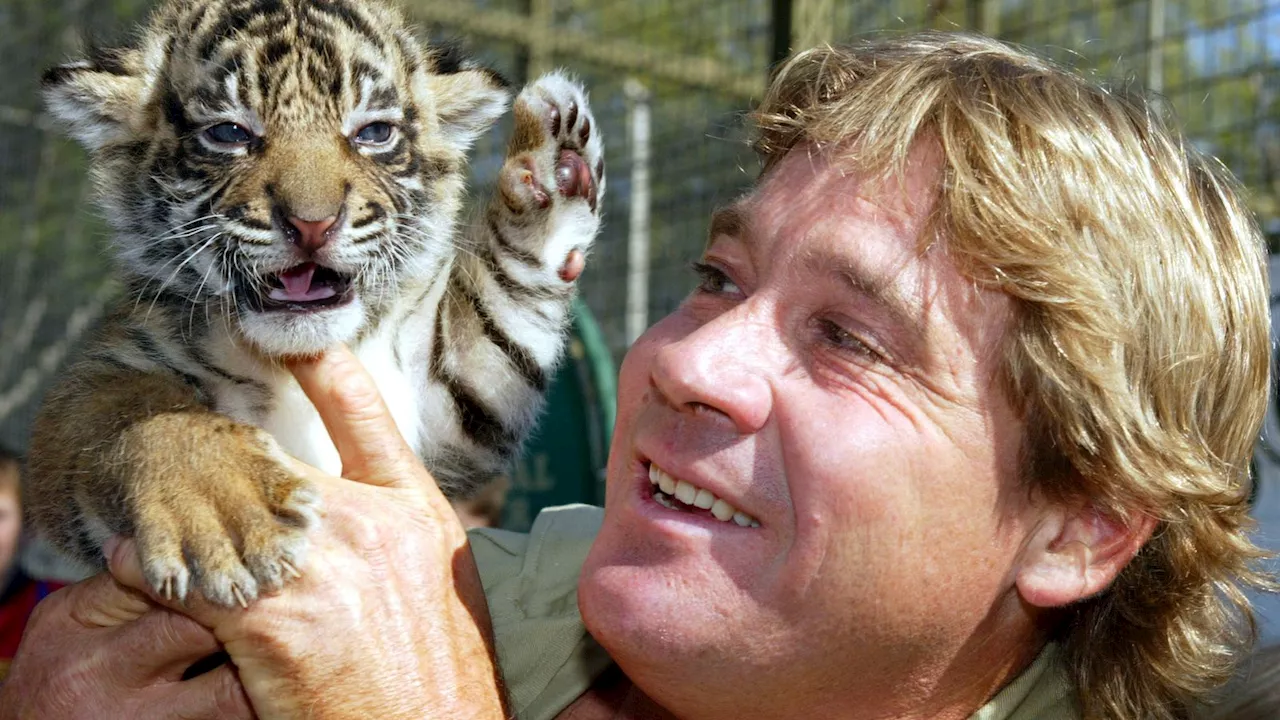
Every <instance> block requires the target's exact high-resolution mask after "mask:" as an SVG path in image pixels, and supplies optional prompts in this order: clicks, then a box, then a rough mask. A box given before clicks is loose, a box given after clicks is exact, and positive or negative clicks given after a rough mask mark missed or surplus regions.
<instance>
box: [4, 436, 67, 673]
mask: <svg viewBox="0 0 1280 720" xmlns="http://www.w3.org/2000/svg"><path fill="white" fill-rule="evenodd" d="M21 538H22V460H21V458H20V457H19V456H18V454H17V453H16V452H12V451H10V450H8V449H7V448H3V447H0V682H3V681H4V678H5V676H6V675H8V673H9V663H10V662H11V661H12V660H13V656H14V653H16V652H17V651H18V642H19V641H20V640H21V639H22V631H23V629H24V628H26V626H27V620H28V619H29V618H30V616H31V612H32V610H34V609H35V606H36V604H37V603H39V602H40V601H41V600H43V599H44V598H45V596H47V595H48V594H49V593H51V592H53V591H54V590H56V589H58V587H60V586H59V585H58V584H57V583H51V582H46V581H42V580H35V579H33V578H31V577H28V576H27V575H26V573H24V572H23V571H22V568H21V566H20V565H19V563H18V560H19V552H18V551H19V546H20V540H21Z"/></svg>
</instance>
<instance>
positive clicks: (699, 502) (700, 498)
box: [693, 488, 719, 510]
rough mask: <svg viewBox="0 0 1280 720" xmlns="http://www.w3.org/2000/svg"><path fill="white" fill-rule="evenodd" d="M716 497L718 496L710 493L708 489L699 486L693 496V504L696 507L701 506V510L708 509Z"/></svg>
mask: <svg viewBox="0 0 1280 720" xmlns="http://www.w3.org/2000/svg"><path fill="white" fill-rule="evenodd" d="M718 499H719V498H717V497H716V496H715V495H712V494H711V491H710V490H703V489H701V488H699V489H698V494H697V495H694V496H693V506H694V507H696V508H702V509H703V510H710V509H711V506H712V505H714V504H715V503H716V500H718Z"/></svg>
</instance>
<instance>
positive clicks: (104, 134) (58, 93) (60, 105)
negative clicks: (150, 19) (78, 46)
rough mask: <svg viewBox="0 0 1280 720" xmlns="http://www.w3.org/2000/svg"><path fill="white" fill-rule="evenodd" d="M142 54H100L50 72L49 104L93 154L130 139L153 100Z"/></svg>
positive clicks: (46, 89) (44, 81)
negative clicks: (133, 125) (149, 99)
mask: <svg viewBox="0 0 1280 720" xmlns="http://www.w3.org/2000/svg"><path fill="white" fill-rule="evenodd" d="M141 55H142V54H141V52H139V51H138V50H133V49H123V50H99V51H97V52H95V53H94V54H93V56H92V57H91V58H90V59H88V60H80V61H77V62H72V63H67V64H66V65H58V66H57V67H54V68H50V69H49V70H48V71H47V72H45V74H44V77H43V78H42V84H43V86H44V97H45V103H46V104H47V105H48V108H49V111H50V112H51V113H52V114H53V116H54V117H56V118H58V119H59V120H61V121H63V122H64V123H66V124H67V125H68V127H69V132H70V134H71V137H73V138H75V139H76V140H78V141H79V142H80V144H82V145H84V146H85V148H87V149H88V150H89V151H90V152H94V151H97V150H99V149H101V148H102V147H103V146H105V145H108V144H110V143H113V142H119V141H121V140H125V139H127V138H128V136H129V131H130V125H131V120H132V118H134V117H136V115H137V114H138V113H139V111H140V110H141V109H142V106H143V104H144V103H145V101H146V96H147V84H148V79H147V73H146V72H145V70H144V67H143V62H142V57H141Z"/></svg>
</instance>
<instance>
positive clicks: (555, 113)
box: [551, 105, 560, 137]
mask: <svg viewBox="0 0 1280 720" xmlns="http://www.w3.org/2000/svg"><path fill="white" fill-rule="evenodd" d="M559 135H560V108H558V107H556V106H555V105H552V106H551V137H559Z"/></svg>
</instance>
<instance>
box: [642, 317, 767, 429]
mask: <svg viewBox="0 0 1280 720" xmlns="http://www.w3.org/2000/svg"><path fill="white" fill-rule="evenodd" d="M776 347H777V340H776V332H775V329H774V328H773V326H772V324H771V323H769V322H768V321H765V320H761V319H759V318H751V317H749V316H748V315H747V313H745V312H743V313H738V312H736V311H731V312H730V313H725V314H722V315H721V316H719V317H718V318H716V319H714V320H712V321H711V322H709V323H706V324H704V325H702V326H700V327H698V328H697V329H696V330H694V331H693V332H692V333H690V334H688V335H686V336H684V337H683V338H680V339H679V340H677V341H675V342H672V343H670V344H667V345H665V346H663V347H661V348H659V349H658V351H657V353H656V355H655V357H654V362H653V370H652V372H651V375H650V378H651V379H650V382H651V384H652V386H653V388H654V390H655V391H656V392H657V393H658V394H660V395H661V396H662V398H663V399H664V400H666V401H667V402H668V403H669V404H670V405H671V406H672V407H675V408H676V409H678V410H681V411H686V412H696V411H699V410H704V411H705V410H710V411H713V412H715V413H717V414H718V415H720V416H721V417H723V418H725V419H727V420H728V421H730V422H731V423H732V424H733V426H734V429H735V430H736V431H737V432H739V433H743V434H749V433H753V432H756V431H758V430H760V429H761V428H763V427H764V425H765V423H766V422H767V421H768V419H769V416H770V415H771V414H772V412H773V385H772V381H771V375H772V373H771V372H770V370H769V368H770V365H771V363H770V360H769V358H770V356H771V355H772V354H773V353H774V351H773V348H776Z"/></svg>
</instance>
